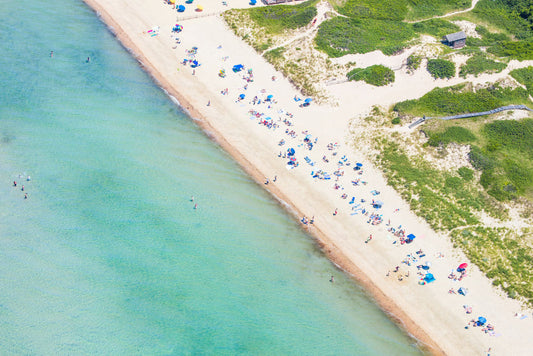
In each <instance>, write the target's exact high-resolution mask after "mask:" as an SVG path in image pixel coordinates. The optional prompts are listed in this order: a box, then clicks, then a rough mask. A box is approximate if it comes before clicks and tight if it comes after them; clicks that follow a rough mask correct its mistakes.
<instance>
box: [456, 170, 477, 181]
mask: <svg viewBox="0 0 533 356" xmlns="http://www.w3.org/2000/svg"><path fill="white" fill-rule="evenodd" d="M457 173H458V174H459V176H461V178H463V179H464V180H465V181H467V182H468V181H471V180H472V179H473V178H474V171H473V170H471V169H470V168H467V167H461V168H459V169H458V170H457Z"/></svg>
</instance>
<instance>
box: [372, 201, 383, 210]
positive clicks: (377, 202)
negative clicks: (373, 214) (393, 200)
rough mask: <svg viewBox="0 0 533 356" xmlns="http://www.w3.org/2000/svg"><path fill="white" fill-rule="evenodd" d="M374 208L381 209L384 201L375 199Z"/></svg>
mask: <svg viewBox="0 0 533 356" xmlns="http://www.w3.org/2000/svg"><path fill="white" fill-rule="evenodd" d="M373 206H374V208H376V209H379V208H381V207H382V206H383V202H382V201H379V200H378V201H375V202H374V204H373Z"/></svg>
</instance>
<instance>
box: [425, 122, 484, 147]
mask: <svg viewBox="0 0 533 356" xmlns="http://www.w3.org/2000/svg"><path fill="white" fill-rule="evenodd" d="M426 133H427V134H428V135H429V140H428V144H429V145H430V146H434V147H437V146H440V145H444V146H446V145H447V144H448V143H450V142H456V143H470V142H473V141H475V140H476V136H475V135H474V134H473V133H472V132H471V131H470V130H468V129H466V128H464V127H461V126H450V127H447V128H446V129H445V130H444V131H442V132H432V131H426Z"/></svg>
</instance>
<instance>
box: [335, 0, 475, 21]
mask: <svg viewBox="0 0 533 356" xmlns="http://www.w3.org/2000/svg"><path fill="white" fill-rule="evenodd" d="M332 2H333V3H336V4H337V6H336V9H337V11H338V12H339V13H341V14H343V15H345V16H348V17H351V18H372V19H380V20H394V21H402V20H404V19H406V20H417V19H424V18H430V17H433V16H437V15H444V14H445V13H447V12H451V11H455V10H460V9H465V8H468V7H469V6H470V5H471V1H470V0H388V1H382V0H347V1H332Z"/></svg>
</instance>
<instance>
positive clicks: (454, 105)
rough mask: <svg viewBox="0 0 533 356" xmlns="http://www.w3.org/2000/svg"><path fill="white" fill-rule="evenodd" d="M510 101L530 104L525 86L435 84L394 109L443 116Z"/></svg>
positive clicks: (408, 112) (477, 109)
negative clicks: (434, 86) (476, 86)
mask: <svg viewBox="0 0 533 356" xmlns="http://www.w3.org/2000/svg"><path fill="white" fill-rule="evenodd" d="M510 104H529V105H531V102H530V101H529V95H528V92H527V90H525V89H523V88H515V89H511V88H508V87H507V88H501V87H500V86H499V85H497V84H494V85H493V86H492V87H489V88H484V89H478V90H476V92H473V91H472V90H465V89H464V86H462V85H457V86H452V87H447V88H435V89H433V90H432V91H430V92H429V93H427V94H425V95H424V96H422V97H421V98H420V99H416V100H406V101H402V102H399V103H397V104H396V105H395V106H394V108H393V110H394V111H396V112H398V113H399V114H400V115H406V114H409V115H417V116H422V115H426V116H445V115H456V114H465V113H473V112H482V111H488V110H492V109H496V108H498V107H500V106H504V105H510Z"/></svg>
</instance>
